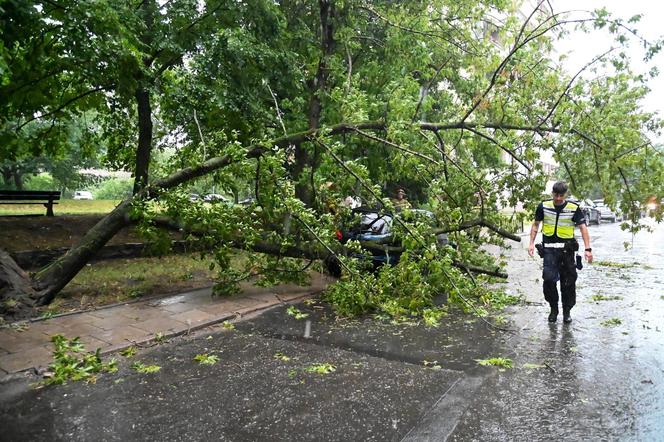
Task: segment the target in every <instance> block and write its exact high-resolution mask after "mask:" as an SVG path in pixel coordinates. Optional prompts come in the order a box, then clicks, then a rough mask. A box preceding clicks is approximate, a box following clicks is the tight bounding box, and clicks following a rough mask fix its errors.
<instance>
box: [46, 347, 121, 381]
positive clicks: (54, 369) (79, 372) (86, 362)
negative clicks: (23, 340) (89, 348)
mask: <svg viewBox="0 0 664 442" xmlns="http://www.w3.org/2000/svg"><path fill="white" fill-rule="evenodd" d="M51 342H53V345H54V346H55V350H54V351H53V362H52V363H51V364H50V365H49V367H48V368H49V371H47V372H46V373H45V376H46V377H47V379H45V380H44V381H43V382H42V384H43V385H54V384H65V383H66V382H67V381H80V380H85V381H87V382H91V383H94V382H95V381H96V377H95V374H96V373H101V372H107V373H114V372H116V371H117V370H118V367H117V362H116V361H115V359H111V360H110V361H109V362H108V363H104V362H102V360H101V356H100V350H99V349H97V351H95V352H89V353H86V352H85V347H84V346H83V344H82V343H81V340H80V338H78V337H77V338H73V339H67V338H66V337H64V336H63V335H54V336H52V337H51Z"/></svg>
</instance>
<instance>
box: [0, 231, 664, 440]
mask: <svg viewBox="0 0 664 442" xmlns="http://www.w3.org/2000/svg"><path fill="white" fill-rule="evenodd" d="M590 232H591V236H592V238H593V249H594V251H595V259H596V261H597V262H598V263H597V264H595V265H591V266H586V268H584V270H583V271H581V272H580V276H579V280H578V284H577V287H578V296H577V307H575V309H574V310H573V317H574V322H573V323H572V324H571V325H564V324H562V323H560V322H559V323H557V324H554V325H549V324H548V323H547V322H546V316H547V313H548V306H546V305H545V304H544V302H543V297H542V295H541V286H540V279H541V260H538V259H532V258H530V257H528V256H527V255H526V253H525V250H524V249H523V247H524V246H525V244H522V245H517V246H516V247H515V248H513V249H512V250H511V251H510V252H509V253H508V255H509V256H511V259H510V264H509V269H508V270H509V272H510V274H511V277H510V282H509V284H506V285H505V287H506V288H507V289H508V290H509V291H511V292H513V293H517V294H521V295H523V296H524V298H525V300H526V302H525V303H524V304H523V305H519V306H516V307H514V308H512V309H511V310H510V312H511V320H512V322H511V324H510V327H511V328H512V329H513V330H515V332H513V333H504V332H500V331H497V330H495V329H491V328H489V327H487V326H486V324H484V323H483V322H482V321H479V320H477V319H474V318H472V317H470V316H467V315H463V314H460V313H459V312H456V313H452V314H451V315H450V316H449V317H447V318H446V320H445V322H444V323H443V324H442V325H441V327H439V328H435V329H432V328H426V327H423V326H417V325H403V324H401V325H394V324H389V323H384V322H380V321H376V320H373V319H370V318H367V319H364V320H356V321H345V320H344V321H339V320H337V319H336V318H335V317H334V316H333V315H332V314H331V313H330V311H329V309H327V308H326V307H325V306H323V305H321V304H311V305H307V304H302V305H299V306H298V307H299V308H300V309H301V310H302V311H303V312H306V313H308V314H309V316H308V317H307V318H306V319H295V318H294V317H292V316H289V315H287V314H286V307H285V306H284V307H279V308H276V309H273V310H270V311H268V312H266V313H264V314H263V315H261V316H258V317H255V318H253V319H249V320H247V321H243V322H240V323H237V324H236V329H235V330H232V331H230V330H224V329H223V328H222V327H218V328H216V329H213V330H206V331H205V332H202V333H200V334H198V335H197V336H189V337H184V338H179V339H175V340H173V341H171V342H168V343H165V344H162V345H159V346H156V347H153V348H150V349H143V350H140V351H139V353H138V355H136V356H135V357H134V358H133V359H132V360H121V363H120V371H119V372H118V373H115V374H107V375H103V376H100V377H99V379H98V381H97V383H96V384H90V385H86V384H83V383H80V382H79V383H70V384H68V385H66V386H61V387H49V388H44V389H40V390H32V389H30V388H29V387H28V384H29V382H31V381H34V380H36V379H35V378H27V379H23V378H21V379H16V380H14V381H12V382H9V383H5V384H0V427H1V428H2V431H1V432H0V440H12V441H21V440H49V441H50V440H95V441H97V440H123V441H124V440H159V441H161V440H232V441H253V440H284V441H286V440H288V441H290V440H339V441H347V440H358V441H365V440H393V441H399V440H408V441H419V440H446V439H447V440H452V441H475V440H476V441H503V440H504V441H513V440H517V441H519V440H523V441H532V440H639V441H640V440H648V441H650V440H664V352H663V351H662V350H663V348H662V347H663V346H664V336H663V334H662V333H663V330H664V320H663V319H664V315H663V312H664V299H662V296H664V251H663V250H662V247H661V246H662V245H663V244H664V228H663V226H658V227H657V228H656V231H655V232H654V233H651V234H646V233H643V234H638V235H637V236H636V237H635V238H634V239H633V247H632V248H631V249H630V250H628V251H625V250H624V248H623V242H625V241H628V242H630V243H631V242H632V237H631V236H630V235H629V234H626V233H623V232H621V231H620V230H619V228H618V225H617V224H604V225H601V226H597V227H592V228H591V229H590ZM602 264H603V265H602ZM593 296H595V298H594V300H593ZM600 299H601V300H600ZM307 321H310V323H309V326H308V327H307V325H306V324H307ZM605 321H611V323H608V322H605ZM305 335H307V336H308V337H305ZM201 353H208V354H213V355H217V356H218V357H219V362H218V363H217V364H215V365H212V366H202V365H200V364H198V363H195V362H193V358H194V356H196V355H197V354H201ZM496 356H502V357H509V358H511V359H512V360H513V361H514V368H512V369H508V370H505V371H499V370H498V369H496V368H494V367H479V366H478V365H477V363H476V362H475V361H476V359H484V358H488V357H496ZM120 359H123V358H121V357H120ZM136 360H138V361H141V362H143V363H145V364H157V365H160V366H161V367H162V369H161V370H160V371H159V372H158V373H154V374H140V373H137V372H135V371H134V370H132V369H130V368H129V365H130V363H131V362H134V361H136ZM425 361H426V362H425ZM315 364H332V365H333V366H334V367H335V369H336V371H334V372H331V373H328V374H317V373H312V372H308V371H307V368H309V367H312V366H314V365H315ZM434 366H435V369H434V368H431V367H434Z"/></svg>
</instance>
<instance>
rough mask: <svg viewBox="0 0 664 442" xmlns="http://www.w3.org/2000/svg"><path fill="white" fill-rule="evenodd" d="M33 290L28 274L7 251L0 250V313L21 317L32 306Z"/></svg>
mask: <svg viewBox="0 0 664 442" xmlns="http://www.w3.org/2000/svg"><path fill="white" fill-rule="evenodd" d="M33 296H35V291H34V290H33V288H32V286H31V285H30V276H28V274H27V273H26V272H24V271H23V270H22V269H21V268H20V267H19V266H18V265H17V264H16V262H14V260H13V259H12V258H11V256H9V253H7V252H5V251H4V250H0V314H3V315H4V314H10V315H12V316H14V317H17V318H21V317H23V316H26V314H25V312H27V311H28V310H29V309H30V308H32V307H33V306H34V300H33Z"/></svg>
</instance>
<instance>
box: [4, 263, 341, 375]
mask: <svg viewBox="0 0 664 442" xmlns="http://www.w3.org/2000/svg"><path fill="white" fill-rule="evenodd" d="M330 282H331V279H330V278H329V277H327V276H325V275H321V274H318V273H314V274H313V275H312V282H311V285H309V286H306V287H301V286H296V285H292V284H284V285H280V286H275V287H268V288H262V287H255V286H253V285H251V284H250V283H243V284H241V288H242V292H241V294H240V295H238V296H233V297H213V296H211V288H204V289H200V290H194V291H191V292H187V293H181V294H178V295H173V296H169V297H166V298H159V299H152V300H145V301H139V302H134V303H127V304H119V305H114V306H110V307H106V308H101V309H98V310H91V311H84V312H80V313H74V314H68V315H62V316H58V317H54V318H50V319H45V320H35V321H33V322H28V323H27V325H26V327H23V328H11V327H9V328H3V329H0V379H1V378H2V377H4V376H7V375H8V374H13V373H18V372H21V371H24V370H29V369H37V370H38V369H40V368H43V367H46V366H48V364H49V363H50V362H51V361H52V360H53V356H52V353H53V345H52V343H51V342H50V339H51V336H53V335H55V334H62V335H65V336H66V337H68V338H74V337H77V336H78V337H80V338H81V342H82V343H83V344H84V345H85V348H86V349H88V350H94V349H97V348H99V349H101V353H102V354H106V353H112V352H116V351H118V350H122V349H124V348H127V347H129V346H131V345H136V344H143V343H147V342H149V341H151V340H153V339H154V338H155V336H156V335H157V334H161V336H163V337H165V338H167V337H173V336H178V335H181V334H184V333H188V332H190V331H193V330H197V329H200V328H203V327H207V326H210V325H214V324H217V323H220V322H223V321H227V320H228V321H232V320H236V319H239V318H242V317H243V316H245V315H248V314H250V313H255V312H258V311H261V310H265V309H268V308H270V307H274V306H275V305H279V304H282V303H290V302H295V301H298V300H301V299H302V298H306V297H308V296H312V295H314V294H317V293H319V292H321V291H322V290H324V289H325V287H327V285H328V284H329V283H330Z"/></svg>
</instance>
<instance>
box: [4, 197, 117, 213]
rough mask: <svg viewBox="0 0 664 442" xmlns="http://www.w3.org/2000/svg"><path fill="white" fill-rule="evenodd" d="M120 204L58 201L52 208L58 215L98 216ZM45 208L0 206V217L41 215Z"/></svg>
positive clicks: (28, 205)
mask: <svg viewBox="0 0 664 442" xmlns="http://www.w3.org/2000/svg"><path fill="white" fill-rule="evenodd" d="M119 203H120V201H118V200H92V201H88V200H60V202H59V203H58V204H55V205H54V206H53V212H54V213H55V216H58V215H99V214H104V213H109V212H110V211H111V210H113V209H115V206H117V205H118V204H119ZM45 213H46V208H45V207H44V206H42V205H41V204H10V205H0V216H6V215H43V214H45Z"/></svg>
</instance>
